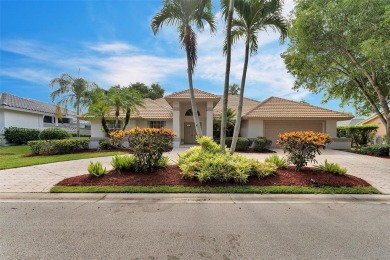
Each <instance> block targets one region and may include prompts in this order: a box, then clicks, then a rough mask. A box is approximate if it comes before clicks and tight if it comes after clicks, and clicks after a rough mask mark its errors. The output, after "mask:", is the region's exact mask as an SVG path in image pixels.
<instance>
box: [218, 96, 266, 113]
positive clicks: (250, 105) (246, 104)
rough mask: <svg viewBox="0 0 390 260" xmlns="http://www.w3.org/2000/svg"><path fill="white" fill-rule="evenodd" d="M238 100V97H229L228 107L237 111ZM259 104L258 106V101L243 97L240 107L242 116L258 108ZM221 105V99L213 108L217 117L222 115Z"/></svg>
mask: <svg viewBox="0 0 390 260" xmlns="http://www.w3.org/2000/svg"><path fill="white" fill-rule="evenodd" d="M239 99H240V95H229V96H228V107H230V108H232V109H233V110H235V111H237V107H238V101H239ZM259 104H260V102H259V101H256V100H253V99H250V98H246V97H244V101H243V105H242V115H245V114H246V113H248V112H249V111H251V110H252V109H254V108H255V107H256V106H258V105H259ZM222 105H223V100H222V99H221V100H220V101H219V102H218V104H217V105H216V106H215V108H214V114H215V115H219V114H221V113H222Z"/></svg>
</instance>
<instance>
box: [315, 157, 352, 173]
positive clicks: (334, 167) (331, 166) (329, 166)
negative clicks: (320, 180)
mask: <svg viewBox="0 0 390 260" xmlns="http://www.w3.org/2000/svg"><path fill="white" fill-rule="evenodd" d="M314 167H315V168H317V169H319V170H321V171H324V172H330V173H333V174H336V175H345V174H346V173H347V169H346V168H341V167H340V165H338V164H337V163H329V162H328V160H325V162H324V164H318V165H314Z"/></svg>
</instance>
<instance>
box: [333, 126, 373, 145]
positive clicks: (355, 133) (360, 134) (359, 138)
mask: <svg viewBox="0 0 390 260" xmlns="http://www.w3.org/2000/svg"><path fill="white" fill-rule="evenodd" d="M377 129H378V126H377V125H351V126H338V127H337V137H348V138H351V139H352V146H362V145H367V143H368V141H369V140H370V137H371V136H372V135H373V134H375V133H376V131H377Z"/></svg>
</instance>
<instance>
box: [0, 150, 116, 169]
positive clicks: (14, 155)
mask: <svg viewBox="0 0 390 260" xmlns="http://www.w3.org/2000/svg"><path fill="white" fill-rule="evenodd" d="M117 153H118V152H90V153H75V154H61V155H48V156H33V157H25V155H29V154H30V148H29V147H28V146H27V145H21V146H0V170H4V169H10V168H18V167H23V166H30V165H37V164H45V163H53V162H62V161H70V160H78V159H86V158H95V157H103V156H110V155H115V154H117Z"/></svg>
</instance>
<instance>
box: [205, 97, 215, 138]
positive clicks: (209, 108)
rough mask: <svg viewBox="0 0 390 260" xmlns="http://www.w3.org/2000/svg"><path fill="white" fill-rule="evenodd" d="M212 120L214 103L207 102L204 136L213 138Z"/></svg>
mask: <svg viewBox="0 0 390 260" xmlns="http://www.w3.org/2000/svg"><path fill="white" fill-rule="evenodd" d="M213 119H214V103H213V101H207V113H206V135H207V136H209V137H211V138H212V137H213Z"/></svg>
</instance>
